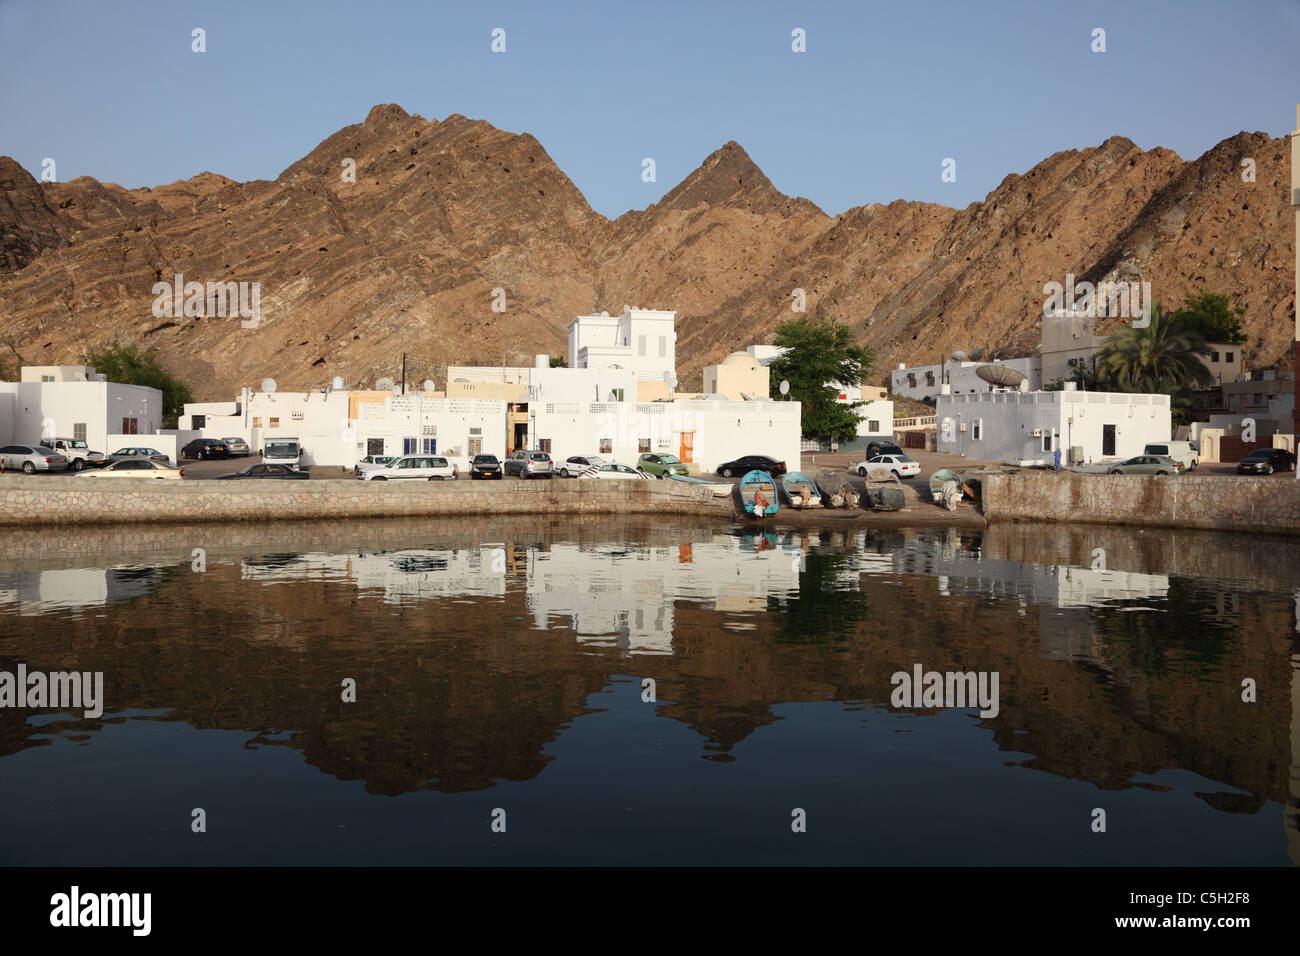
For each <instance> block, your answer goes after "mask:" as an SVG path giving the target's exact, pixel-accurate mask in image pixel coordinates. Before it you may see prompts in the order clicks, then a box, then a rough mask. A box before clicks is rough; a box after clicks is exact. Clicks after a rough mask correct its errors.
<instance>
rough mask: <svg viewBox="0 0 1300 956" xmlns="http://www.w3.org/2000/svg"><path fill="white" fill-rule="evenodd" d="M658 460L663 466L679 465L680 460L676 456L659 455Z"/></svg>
mask: <svg viewBox="0 0 1300 956" xmlns="http://www.w3.org/2000/svg"><path fill="white" fill-rule="evenodd" d="M659 460H660V461H661V462H662V463H663V464H665V465H680V464H681V463H682V462H681V459H679V458H678V457H677V456H676V455H660V456H659Z"/></svg>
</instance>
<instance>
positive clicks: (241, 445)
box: [221, 438, 253, 458]
mask: <svg viewBox="0 0 1300 956" xmlns="http://www.w3.org/2000/svg"><path fill="white" fill-rule="evenodd" d="M221 440H222V441H223V442H225V445H226V448H228V449H230V457H231V458H247V457H248V456H249V455H251V454H252V453H253V449H251V448H249V447H248V442H246V441H244V439H242V438H223V439H221Z"/></svg>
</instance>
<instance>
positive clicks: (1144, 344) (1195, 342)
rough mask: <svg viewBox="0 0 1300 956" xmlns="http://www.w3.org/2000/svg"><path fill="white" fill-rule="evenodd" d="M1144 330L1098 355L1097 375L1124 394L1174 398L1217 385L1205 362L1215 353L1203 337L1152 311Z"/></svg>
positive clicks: (1131, 330)
mask: <svg viewBox="0 0 1300 956" xmlns="http://www.w3.org/2000/svg"><path fill="white" fill-rule="evenodd" d="M1149 316H1150V322H1149V324H1148V325H1146V326H1145V327H1141V328H1139V327H1133V326H1129V327H1127V328H1124V329H1123V330H1121V331H1120V332H1118V333H1116V334H1115V335H1113V336H1111V338H1110V340H1109V341H1108V342H1106V344H1105V345H1103V346H1102V347H1101V348H1100V349H1098V350H1097V375H1098V377H1099V378H1102V379H1104V380H1105V381H1107V382H1108V383H1109V384H1110V385H1111V387H1112V388H1114V389H1115V390H1117V391H1121V392H1159V393H1162V394H1166V395H1171V394H1174V393H1177V392H1180V391H1184V390H1186V389H1191V388H1197V387H1208V386H1210V385H1213V384H1214V378H1213V376H1212V375H1211V374H1210V370H1209V368H1208V367H1207V366H1206V365H1205V363H1204V362H1203V361H1202V358H1204V357H1208V356H1209V355H1210V354H1211V353H1212V352H1213V350H1212V349H1211V348H1210V347H1209V345H1207V344H1206V342H1205V339H1204V338H1203V337H1202V336H1201V334H1200V332H1198V331H1196V330H1195V329H1190V328H1188V327H1187V326H1185V325H1183V324H1182V323H1181V322H1179V321H1178V320H1177V319H1175V318H1173V317H1172V316H1170V315H1166V314H1165V311H1164V310H1163V309H1162V308H1161V307H1160V306H1159V305H1154V306H1152V307H1151V311H1150V313H1149Z"/></svg>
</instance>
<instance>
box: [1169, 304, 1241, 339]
mask: <svg viewBox="0 0 1300 956" xmlns="http://www.w3.org/2000/svg"><path fill="white" fill-rule="evenodd" d="M1245 314H1246V310H1245V309H1242V308H1235V309H1234V308H1233V307H1232V300H1231V299H1230V298H1229V297H1228V296H1226V295H1215V294H1214V293H1213V292H1204V291H1202V292H1198V293H1197V294H1196V295H1189V296H1188V297H1187V299H1186V301H1184V302H1183V305H1182V308H1180V309H1176V310H1175V311H1174V312H1173V313H1172V316H1173V318H1174V319H1175V320H1177V321H1178V322H1179V323H1181V324H1182V325H1183V326H1185V327H1186V328H1189V329H1192V330H1194V331H1196V332H1199V333H1200V335H1201V337H1202V338H1203V339H1205V341H1207V342H1227V343H1231V344H1233V345H1241V344H1243V343H1244V342H1245V341H1246V333H1245V332H1243V331H1242V329H1241V317H1242V316H1244V315H1245Z"/></svg>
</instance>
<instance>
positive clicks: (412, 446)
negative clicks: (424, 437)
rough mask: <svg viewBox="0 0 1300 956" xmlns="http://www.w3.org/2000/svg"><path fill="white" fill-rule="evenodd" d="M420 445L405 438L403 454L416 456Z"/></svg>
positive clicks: (414, 440) (412, 439)
mask: <svg viewBox="0 0 1300 956" xmlns="http://www.w3.org/2000/svg"><path fill="white" fill-rule="evenodd" d="M272 421H274V419H272ZM418 445H419V442H418V441H417V440H416V439H414V438H403V439H402V454H403V455H414V454H415V452H416V451H417V449H418Z"/></svg>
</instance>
